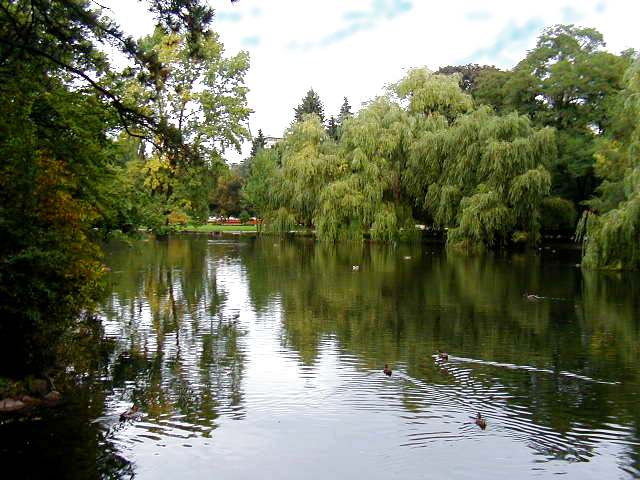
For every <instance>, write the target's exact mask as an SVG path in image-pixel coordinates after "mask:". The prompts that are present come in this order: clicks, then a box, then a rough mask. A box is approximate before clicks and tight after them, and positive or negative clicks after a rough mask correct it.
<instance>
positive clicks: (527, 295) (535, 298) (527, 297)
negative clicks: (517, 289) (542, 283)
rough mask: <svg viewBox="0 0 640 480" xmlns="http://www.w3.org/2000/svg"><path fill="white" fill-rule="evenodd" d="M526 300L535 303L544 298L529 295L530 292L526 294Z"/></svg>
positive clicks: (532, 294)
mask: <svg viewBox="0 0 640 480" xmlns="http://www.w3.org/2000/svg"><path fill="white" fill-rule="evenodd" d="M524 298H526V299H527V300H529V301H530V302H535V301H536V300H541V299H542V297H539V296H538V295H536V294H534V293H528V292H524Z"/></svg>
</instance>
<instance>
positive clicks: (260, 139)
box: [251, 128, 265, 157]
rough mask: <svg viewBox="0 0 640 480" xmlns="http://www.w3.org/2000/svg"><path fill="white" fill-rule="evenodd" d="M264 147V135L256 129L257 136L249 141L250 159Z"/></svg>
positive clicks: (260, 130)
mask: <svg viewBox="0 0 640 480" xmlns="http://www.w3.org/2000/svg"><path fill="white" fill-rule="evenodd" d="M264 145H265V140H264V135H263V134H262V129H260V128H259V129H258V136H257V137H255V138H254V139H253V140H252V141H251V157H255V156H256V155H257V153H258V151H259V150H261V149H263V148H264Z"/></svg>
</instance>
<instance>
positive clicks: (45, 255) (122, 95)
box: [0, 0, 241, 376]
mask: <svg viewBox="0 0 640 480" xmlns="http://www.w3.org/2000/svg"><path fill="white" fill-rule="evenodd" d="M148 3H149V6H150V9H151V11H152V12H153V13H154V14H156V16H157V20H158V24H159V25H160V26H163V27H165V28H169V30H170V31H172V32H174V33H172V35H174V36H175V35H179V34H182V35H183V36H184V37H185V38H186V39H185V41H184V43H185V45H187V47H186V50H188V52H189V54H188V56H189V57H191V58H195V57H196V56H197V54H199V52H200V50H201V49H200V47H199V45H200V46H206V45H208V44H209V43H207V42H211V41H213V40H211V37H212V34H211V33H210V32H209V31H208V28H207V27H208V23H209V21H210V20H211V18H212V11H211V9H210V8H209V7H206V6H205V5H204V2H201V1H199V0H176V1H171V2H165V1H160V0H155V1H150V2H148ZM96 5H97V4H96V2H89V1H84V0H60V1H55V2H54V1H51V0H16V1H13V2H3V3H2V5H1V6H0V59H1V60H0V156H2V159H3V162H2V166H0V199H1V201H0V317H1V318H2V320H1V321H0V375H5V374H6V375H14V376H18V375H24V374H27V373H40V372H41V371H42V370H43V369H45V368H49V367H51V366H52V364H53V363H54V362H55V359H56V353H57V352H59V346H60V342H61V341H62V338H63V337H64V334H65V332H66V331H68V329H69V327H70V326H71V325H72V324H73V323H74V322H76V319H77V318H78V317H79V316H80V314H81V313H82V312H87V311H89V310H91V308H92V306H93V302H94V299H95V296H96V295H97V292H98V290H99V289H100V277H101V274H102V270H103V267H102V264H101V263H100V251H99V248H98V247H97V241H98V237H97V235H96V230H95V229H94V228H95V227H94V226H97V227H100V228H102V230H103V234H104V235H106V234H107V233H108V231H110V230H112V229H114V228H120V229H123V230H126V229H133V228H134V227H135V226H136V225H137V224H139V223H138V222H139V221H141V219H142V218H149V217H152V216H153V215H151V213H156V208H155V207H156V206H155V205H154V204H153V202H146V201H141V202H140V201H139V200H140V199H145V200H146V197H145V195H141V196H140V195H139V192H141V191H142V190H143V188H142V186H143V184H144V181H143V180H141V178H142V176H141V175H139V173H140V172H142V171H144V167H143V166H142V165H141V164H140V162H139V161H140V159H141V158H143V153H144V149H140V150H138V147H139V145H136V144H134V143H131V144H126V142H125V141H124V140H118V141H117V142H114V141H113V139H115V138H117V137H118V135H119V134H120V133H121V132H122V131H126V132H128V133H129V134H131V135H134V136H138V137H143V138H145V139H147V140H148V141H150V142H153V144H154V145H155V146H156V147H157V155H156V157H157V158H160V157H161V156H162V155H166V152H169V151H172V152H186V151H191V150H192V149H190V148H189V147H187V146H186V142H190V141H193V140H194V139H193V138H187V137H185V136H180V135H175V131H174V130H173V129H172V128H170V125H169V122H167V121H166V119H163V118H161V116H160V115H158V110H154V109H153V108H151V107H152V105H151V101H152V100H153V99H152V97H148V98H147V100H148V102H147V103H144V102H143V104H138V103H137V100H138V97H137V96H136V95H134V94H133V93H134V92H136V91H145V90H146V91H150V90H152V89H155V87H157V86H159V85H161V84H162V83H163V82H164V81H165V78H164V77H165V74H166V72H167V71H166V69H164V68H163V66H162V64H161V60H160V59H159V55H158V54H157V52H154V51H151V50H148V49H146V48H142V46H141V45H139V44H137V43H136V42H135V41H134V40H133V39H132V38H130V37H128V36H127V35H125V34H124V33H123V32H122V31H121V30H120V29H119V27H118V26H117V25H116V24H115V23H114V22H113V21H112V20H111V19H110V18H108V17H107V16H104V15H103V12H102V10H101V9H99V8H98V7H97V6H96ZM113 50H115V51H117V52H119V53H121V54H123V56H124V58H125V60H126V61H128V62H129V66H128V68H127V69H126V70H125V72H124V74H123V75H118V74H116V72H115V71H114V70H113V69H112V68H111V66H110V65H109V61H108V60H109V58H108V55H107V54H106V53H105V52H107V51H113ZM205 53H206V52H205ZM240 67H241V64H237V65H235V66H234V68H235V69H236V70H238V69H241V68H240ZM133 79H135V81H134V80H133ZM217 81H218V80H216V79H214V78H211V82H210V83H209V84H208V86H211V85H213V84H214V83H215V82H217ZM135 82H137V84H138V88H137V89H135V88H134V89H133V90H129V89H125V88H124V87H125V86H126V85H131V84H133V83H135ZM155 93H157V91H156V90H154V94H155ZM202 95H203V96H206V95H209V94H205V93H204V92H203V93H202ZM238 108H239V107H238ZM209 120H211V125H209V128H214V125H215V123H216V122H215V120H216V119H215V118H210V119H209ZM196 143H197V142H196ZM196 150H198V151H199V150H200V149H196ZM181 154H182V153H181ZM125 159H126V160H125ZM145 166H146V164H145ZM167 172H169V173H171V171H170V170H167V169H164V171H163V170H162V169H160V168H158V169H156V173H158V175H160V176H161V175H165V174H166V173H167ZM157 188H160V186H157ZM147 210H149V211H148V212H147ZM160 213H161V214H162V215H163V216H164V215H165V212H164V211H162V212H160Z"/></svg>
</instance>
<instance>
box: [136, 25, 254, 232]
mask: <svg viewBox="0 0 640 480" xmlns="http://www.w3.org/2000/svg"><path fill="white" fill-rule="evenodd" d="M191 48H192V45H190V44H189V43H188V41H187V37H186V36H184V35H183V36H180V35H176V34H165V33H163V32H162V31H161V30H156V31H155V32H154V34H153V35H151V36H148V37H146V38H143V39H142V40H141V41H140V49H141V50H142V51H144V52H146V53H147V54H148V55H155V56H157V57H158V59H159V60H160V61H161V62H162V65H163V74H162V76H161V79H160V80H158V81H156V82H155V83H154V85H152V86H145V85H142V84H140V83H139V82H138V81H137V80H135V79H132V80H131V81H130V82H129V83H128V85H127V89H128V90H127V91H128V94H129V95H130V96H131V97H132V98H134V99H135V102H136V104H138V105H144V106H145V108H147V109H148V110H149V111H150V112H152V113H153V115H154V116H156V117H157V118H159V119H160V121H161V123H162V124H163V125H165V126H166V128H167V129H169V130H170V131H171V132H172V133H173V134H174V135H175V136H177V137H178V138H179V139H180V143H181V144H184V145H186V147H185V148H180V149H174V148H165V147H166V146H163V145H157V144H156V142H155V141H151V142H150V144H149V145H148V147H150V148H151V156H150V158H149V159H147V161H146V163H145V165H146V168H147V179H146V185H147V186H148V187H149V189H150V190H151V191H152V192H153V193H154V194H155V195H158V196H160V197H161V198H162V202H163V203H164V212H165V215H167V222H166V223H167V224H169V223H171V222H169V218H168V216H169V215H172V214H173V216H174V217H175V216H176V215H178V216H181V215H182V214H186V215H188V216H189V217H193V218H194V219H198V220H200V221H204V220H205V219H206V217H207V216H208V202H207V197H208V195H209V192H210V191H211V190H213V189H214V186H215V184H216V183H218V185H219V181H218V180H217V176H218V175H219V174H220V172H221V171H223V170H224V169H225V167H224V166H223V163H222V160H221V156H222V155H223V154H224V152H225V150H226V149H228V148H235V149H236V150H238V151H240V146H241V142H242V141H243V140H244V139H246V138H248V137H249V132H248V129H247V128H246V126H245V123H246V121H247V119H248V116H249V113H250V112H251V110H250V109H249V108H248V107H247V100H246V94H247V88H246V87H245V86H244V75H245V73H246V71H247V68H248V66H249V63H248V55H247V54H246V53H245V52H241V53H239V54H237V55H235V56H233V57H229V58H226V57H225V56H224V46H223V45H222V43H221V42H220V40H219V38H218V35H217V34H216V33H214V32H208V35H207V36H206V37H202V38H201V39H200V43H199V44H198V56H197V57H195V58H194V57H192V56H191V53H190V52H191ZM220 188H221V189H224V188H223V187H220V185H219V189H220ZM236 190H239V187H238V188H237V189H236ZM225 208H226V209H228V205H226V206H225ZM234 213H238V212H234Z"/></svg>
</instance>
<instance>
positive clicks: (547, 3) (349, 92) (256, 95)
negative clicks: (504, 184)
mask: <svg viewBox="0 0 640 480" xmlns="http://www.w3.org/2000/svg"><path fill="white" fill-rule="evenodd" d="M105 2H106V3H107V4H108V5H110V6H111V7H112V8H113V10H114V13H115V16H116V19H117V20H118V21H119V22H120V24H121V25H122V26H123V28H124V29H125V30H126V31H127V32H130V33H132V34H134V35H136V36H140V35H143V34H145V33H149V32H150V31H151V29H152V26H153V20H152V18H150V15H149V13H148V12H147V11H146V8H145V7H144V6H143V5H141V4H139V3H137V2H133V1H131V0H109V1H107V0H105ZM103 3H104V2H103ZM210 3H211V4H212V5H213V6H214V7H215V8H216V9H217V19H216V20H215V21H214V28H215V29H216V30H217V31H218V32H220V34H221V38H222V40H223V42H224V43H225V45H226V50H227V52H229V53H235V52H237V51H239V50H248V51H249V52H250V54H251V70H250V71H249V74H248V76H247V84H248V86H249V88H250V90H251V92H250V94H249V102H250V105H251V107H252V108H253V110H254V111H255V113H254V114H253V115H252V116H251V130H252V132H253V133H254V134H255V133H256V132H257V131H258V128H261V129H262V130H263V132H264V133H265V135H274V136H279V135H281V134H282V132H283V130H284V129H285V128H286V127H287V126H288V125H289V123H290V122H291V120H292V118H293V107H294V106H296V105H297V104H298V102H299V101H300V99H301V98H302V96H303V95H304V94H305V93H306V91H307V90H308V89H309V88H310V87H313V88H314V89H315V90H316V91H317V92H318V93H319V94H320V96H321V98H322V100H323V101H324V105H325V111H326V113H327V114H328V115H332V114H337V112H338V110H339V108H340V105H341V103H342V98H343V97H344V96H347V97H348V98H349V100H350V102H351V104H352V105H353V106H356V107H357V106H358V105H359V104H360V103H361V102H363V101H366V100H368V99H370V98H372V97H374V96H375V95H378V94H380V93H381V92H382V89H383V87H384V86H385V85H386V84H388V83H390V82H394V81H396V80H398V79H399V78H400V77H401V76H402V75H403V72H404V71H406V70H407V69H408V68H411V67H417V66H423V65H426V66H428V67H429V68H432V69H437V68H438V67H439V66H443V65H455V64H459V63H462V62H464V63H467V62H474V63H489V64H496V65H497V66H499V67H503V68H509V67H512V66H513V65H514V64H515V63H516V62H517V61H518V60H520V59H521V58H523V56H524V55H525V53H526V51H527V50H528V49H531V48H532V47H533V46H534V45H535V40H536V37H537V35H538V34H539V32H540V30H541V29H542V28H543V27H546V26H550V25H553V24H556V23H567V22H574V23H576V24H579V25H581V26H587V27H594V28H596V29H598V30H600V31H601V32H602V33H603V34H604V36H605V40H606V41H607V44H608V48H609V49H610V50H612V51H615V52H619V51H621V50H623V49H625V48H629V47H640V30H638V29H637V28H636V25H635V23H636V19H637V18H640V2H631V1H626V0H609V1H601V0H564V1H562V0H538V1H536V2H528V1H527V2H525V1H517V0H493V1H491V0H485V1H483V2H477V1H476V0H448V1H447V2H431V1H427V0H352V1H349V2H346V1H344V0H314V1H312V0H300V1H296V2H294V1H290V0H269V1H268V2H267V1H264V0H262V1H261V0H240V1H239V2H237V3H233V4H231V2H230V1H229V0H212V1H211V2H210ZM245 150H246V152H248V149H245ZM239 158H241V156H238V155H229V159H230V160H232V161H237V160H238V159H239Z"/></svg>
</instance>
